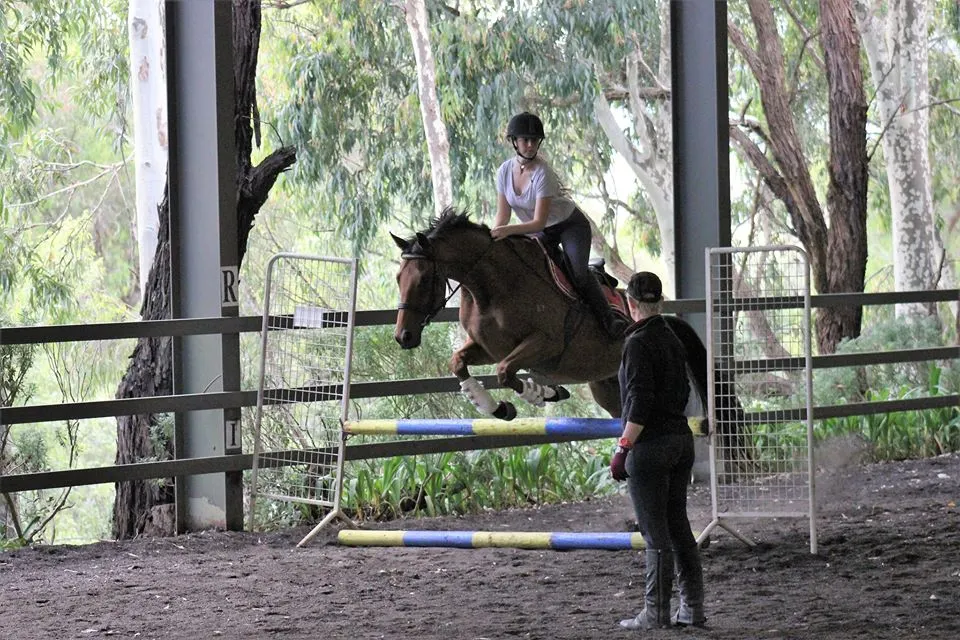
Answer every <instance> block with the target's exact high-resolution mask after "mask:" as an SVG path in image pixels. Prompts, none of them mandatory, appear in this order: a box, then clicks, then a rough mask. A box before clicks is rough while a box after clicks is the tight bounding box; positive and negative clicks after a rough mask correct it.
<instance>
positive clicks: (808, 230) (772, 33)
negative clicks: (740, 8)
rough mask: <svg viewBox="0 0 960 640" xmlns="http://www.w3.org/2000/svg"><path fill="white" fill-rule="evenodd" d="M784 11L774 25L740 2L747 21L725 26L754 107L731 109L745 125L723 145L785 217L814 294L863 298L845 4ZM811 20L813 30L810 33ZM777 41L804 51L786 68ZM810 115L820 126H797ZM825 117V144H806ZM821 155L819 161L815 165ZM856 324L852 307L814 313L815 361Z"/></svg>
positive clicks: (860, 181) (757, 7) (756, 2)
mask: <svg viewBox="0 0 960 640" xmlns="http://www.w3.org/2000/svg"><path fill="white" fill-rule="evenodd" d="M785 6H786V7H787V15H786V16H785V17H783V18H781V19H780V20H778V17H777V15H776V14H775V13H774V10H773V7H772V5H771V3H770V2H769V0H748V2H747V9H748V16H742V15H737V14H734V16H732V17H733V19H731V21H730V23H729V33H730V40H731V42H732V44H733V45H734V47H735V49H736V52H737V53H738V55H739V57H738V60H742V61H743V62H744V63H746V66H747V67H748V68H749V70H750V72H751V74H752V76H753V79H754V80H755V82H756V86H757V91H758V93H759V97H760V105H759V107H758V106H755V105H753V104H751V103H750V102H749V101H748V102H746V103H745V104H743V105H741V106H740V107H739V108H738V109H737V110H738V111H739V112H740V113H741V114H742V116H743V117H742V118H741V119H740V121H739V122H737V123H735V124H736V125H738V126H733V127H731V129H730V134H731V140H732V141H733V142H734V144H735V145H736V146H737V147H738V149H739V150H740V151H741V153H742V154H743V155H744V156H745V157H746V158H747V160H748V161H749V162H750V164H751V165H752V166H753V167H754V169H755V170H756V171H757V173H758V174H759V175H760V176H761V178H762V179H763V181H764V184H765V186H766V187H767V188H768V189H769V190H770V191H771V192H772V193H773V194H774V195H775V196H776V197H777V199H779V200H780V201H781V202H782V204H783V206H784V207H785V208H786V211H787V214H788V217H789V224H790V230H789V231H790V233H791V234H793V235H795V236H796V237H797V238H798V239H799V240H800V241H801V242H802V243H803V245H804V248H805V249H806V251H807V254H808V255H809V258H810V265H811V271H812V277H813V284H814V286H815V287H816V289H817V291H819V292H820V293H841V292H859V291H863V290H864V281H865V273H866V261H867V230H866V220H867V168H868V158H867V148H866V140H867V137H866V122H867V103H866V95H865V92H864V86H863V74H862V71H861V67H860V35H859V32H858V31H857V25H856V20H855V18H854V14H853V0H821V1H820V3H819V7H818V8H819V12H818V13H815V12H814V10H813V7H811V6H810V5H808V4H806V5H803V6H802V7H801V8H802V9H804V10H805V11H806V13H805V14H800V13H799V12H798V11H797V8H796V7H792V6H791V5H790V4H789V3H787V4H786V5H785ZM738 17H739V18H741V19H742V22H741V23H738V22H737V20H736V18H738ZM810 20H814V21H815V22H814V23H813V24H814V25H815V26H813V27H812V28H811V26H810V22H808V21H810ZM785 25H788V26H785ZM748 26H749V27H752V29H749V28H747V27H748ZM781 31H784V32H790V31H792V32H793V35H792V37H794V38H798V37H799V38H800V39H801V40H802V42H803V44H802V46H801V47H800V48H799V50H797V51H796V52H795V55H796V58H795V59H793V60H788V58H787V55H786V52H785V45H784V40H785V37H786V36H785V35H782V34H781ZM798 32H799V34H798ZM813 40H818V41H819V44H820V53H817V52H816V51H815V50H813V49H812V48H808V46H807V43H808V42H810V41H813ZM821 53H822V56H821V55H820V54H821ZM804 65H814V66H815V67H817V68H819V70H820V71H821V73H822V75H823V76H825V79H826V85H827V86H826V88H825V89H826V90H825V94H826V97H827V99H826V101H825V102H818V101H817V100H815V99H814V97H815V96H814V95H813V94H811V93H809V88H808V87H804V85H803V82H804V80H805V79H806V78H809V77H810V76H807V75H805V74H804ZM811 75H812V74H811ZM805 92H807V95H804V93H805ZM801 98H802V99H801ZM818 113H819V114H822V116H816V115H815V116H814V119H813V122H805V119H807V118H810V117H811V114H818ZM746 116H753V117H752V118H751V119H748V118H747V117H746ZM823 117H825V119H826V120H827V122H828V127H829V128H828V132H829V142H828V144H827V145H816V144H813V145H811V144H809V143H808V144H805V141H804V139H803V135H804V133H803V132H804V131H809V129H810V127H813V128H815V129H820V128H821V127H822V125H821V124H820V122H822V118H823ZM818 146H820V147H821V150H820V151H818V150H817V147H818ZM823 148H825V149H826V150H827V152H828V157H826V158H823V156H822V155H819V156H818V155H817V154H821V153H822V149H823ZM811 153H812V154H814V155H813V156H811ZM818 157H819V162H820V163H822V164H820V166H823V165H826V167H825V169H826V173H827V187H826V196H825V201H824V202H821V200H820V196H819V195H818V189H817V184H816V180H815V174H814V169H813V167H814V166H816V165H814V163H813V162H811V158H814V159H816V158H818ZM861 320H862V311H861V308H860V307H838V308H826V309H821V310H820V312H819V314H818V317H817V342H818V345H819V348H820V352H821V353H832V352H833V351H834V350H835V348H836V346H837V344H838V343H839V342H840V341H841V340H842V339H844V338H852V337H856V336H857V335H859V333H860V325H861Z"/></svg>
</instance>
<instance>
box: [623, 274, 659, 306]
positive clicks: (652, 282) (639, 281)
mask: <svg viewBox="0 0 960 640" xmlns="http://www.w3.org/2000/svg"><path fill="white" fill-rule="evenodd" d="M627 295H628V296H630V297H631V298H633V299H634V300H637V301H639V302H660V301H661V300H663V283H661V282H660V278H658V277H657V274H655V273H650V272H649V271H640V272H639V273H635V274H633V276H632V277H631V278H630V284H628V285H627Z"/></svg>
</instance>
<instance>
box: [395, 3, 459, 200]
mask: <svg viewBox="0 0 960 640" xmlns="http://www.w3.org/2000/svg"><path fill="white" fill-rule="evenodd" d="M403 12H404V15H405V17H406V22H407V30H408V31H409V32H410V40H411V42H412V43H413V54H414V56H415V58H416V61H417V86H418V87H419V93H420V115H421V117H422V118H423V129H424V133H425V134H426V136H427V149H428V151H429V153H430V173H431V175H432V177H433V206H434V210H435V211H436V213H438V214H439V213H440V212H441V211H442V210H443V208H444V207H448V206H450V205H452V204H453V178H452V177H451V175H450V141H449V140H448V139H447V127H446V125H445V124H444V122H443V116H442V114H441V113H440V102H439V100H437V65H436V62H435V61H434V58H433V49H431V47H430V24H429V22H428V20H427V8H426V5H425V4H424V0H404V3H403Z"/></svg>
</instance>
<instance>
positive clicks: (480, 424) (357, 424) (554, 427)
mask: <svg viewBox="0 0 960 640" xmlns="http://www.w3.org/2000/svg"><path fill="white" fill-rule="evenodd" d="M343 430H344V431H346V432H347V433H349V434H353V435H384V434H390V435H401V436H426V435H431V436H435V435H445V436H504V435H516V436H521V435H522V436H527V435H563V436H583V437H585V438H616V437H617V436H619V435H620V433H621V432H622V431H623V426H622V425H621V424H620V421H619V420H614V419H610V418H517V419H515V420H511V421H510V422H505V421H503V420H495V419H491V418H476V419H469V418H467V419H450V420H436V419H422V420H418V419H408V420H355V421H348V422H344V424H343Z"/></svg>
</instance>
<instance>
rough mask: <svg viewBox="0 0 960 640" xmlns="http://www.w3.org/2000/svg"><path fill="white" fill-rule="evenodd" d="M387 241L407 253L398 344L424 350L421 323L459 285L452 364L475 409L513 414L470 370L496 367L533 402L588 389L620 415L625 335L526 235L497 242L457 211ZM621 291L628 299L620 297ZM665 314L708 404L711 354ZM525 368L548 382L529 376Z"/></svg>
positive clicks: (400, 277)
mask: <svg viewBox="0 0 960 640" xmlns="http://www.w3.org/2000/svg"><path fill="white" fill-rule="evenodd" d="M390 235H391V237H392V238H393V240H394V242H395V243H396V245H397V247H398V248H399V249H400V251H401V261H400V270H399V272H398V273H397V285H398V287H399V290H400V303H399V305H398V308H397V322H396V326H395V330H394V338H395V340H396V341H397V343H398V344H399V345H400V347H401V348H403V349H413V348H416V347H418V346H419V345H420V341H421V336H422V331H423V329H424V327H426V326H427V325H428V324H429V323H430V320H431V319H432V318H433V317H434V316H435V315H436V314H437V313H438V312H439V311H440V310H441V309H443V308H444V306H445V305H446V303H447V301H448V300H449V299H450V297H451V296H452V295H453V294H452V293H451V294H450V295H449V296H448V295H447V289H448V282H449V281H455V282H457V283H459V288H460V290H461V297H460V318H459V319H460V325H461V326H462V327H463V329H464V330H465V331H466V333H467V338H466V340H465V341H464V343H463V346H462V347H460V349H458V350H456V351H455V352H454V353H453V355H452V357H451V358H450V365H449V366H450V371H451V372H452V373H453V374H454V375H455V376H456V377H457V379H458V380H459V381H460V388H461V390H462V391H463V392H464V393H466V395H467V397H469V398H470V400H471V402H472V403H473V404H474V406H475V407H476V408H477V409H478V411H480V412H481V413H485V414H487V415H492V416H494V417H496V418H500V419H502V420H512V419H513V418H514V417H516V407H515V406H514V405H513V404H512V403H510V402H496V401H494V399H493V398H492V396H490V394H489V392H488V391H487V390H486V389H484V388H483V386H482V384H481V383H480V382H479V381H478V380H476V379H475V378H473V377H472V376H471V375H470V371H469V367H470V366H472V365H485V364H496V375H497V381H498V382H499V383H500V385H501V386H503V387H509V388H511V389H513V390H514V391H515V392H516V393H517V394H518V395H519V396H520V397H521V398H522V399H524V400H527V401H528V402H532V403H533V404H535V405H538V406H542V405H543V403H544V402H555V401H559V400H563V399H565V398H567V397H569V392H568V391H567V390H566V389H565V388H563V387H562V386H559V385H563V384H568V383H569V384H578V383H587V384H588V385H589V388H590V391H591V393H592V395H593V399H594V400H595V401H596V403H597V404H598V405H600V407H601V408H603V409H604V410H605V411H606V412H607V413H609V414H610V416H611V417H613V418H619V417H620V413H621V407H620V387H619V382H618V380H617V372H618V370H619V367H620V355H621V351H622V348H623V338H619V339H615V338H610V337H608V336H607V334H606V333H605V332H604V331H603V330H602V329H601V327H600V324H599V321H598V320H597V319H596V317H595V316H594V314H593V313H592V312H591V311H590V309H588V308H587V306H586V304H585V303H583V302H581V301H580V300H578V299H576V298H575V297H574V296H572V295H571V294H570V293H569V292H568V291H565V290H564V288H563V287H562V286H561V285H560V284H558V282H557V280H556V279H555V278H554V277H553V275H552V273H553V271H554V267H552V266H551V263H550V260H549V259H548V258H547V256H546V255H545V252H544V250H543V248H542V247H541V246H540V245H539V243H538V242H536V241H535V240H533V239H531V238H528V237H526V236H511V237H508V238H506V239H504V240H499V241H497V240H494V239H493V238H491V237H490V228H489V227H488V226H486V225H484V224H478V223H475V222H472V221H471V220H470V219H469V216H468V214H466V213H458V212H456V211H455V210H453V209H452V208H447V209H445V210H444V211H443V212H442V213H441V215H440V216H439V217H437V218H436V219H435V220H434V221H433V224H432V225H431V226H430V228H428V229H426V230H425V231H422V232H418V233H416V235H415V236H414V237H412V238H409V239H403V238H400V237H398V236H396V235H394V234H392V233H391V234H390ZM616 295H617V296H618V297H619V299H620V300H621V301H625V297H624V294H623V292H622V291H618V292H617V294H616ZM624 308H625V305H624ZM664 318H665V319H666V320H667V323H668V325H669V326H670V327H671V328H672V329H673V330H674V333H675V334H676V335H677V337H678V338H680V341H681V342H682V343H683V344H684V347H685V349H686V352H687V360H688V365H689V367H688V369H689V371H690V372H691V376H690V379H691V382H692V384H691V388H692V389H691V394H693V393H696V394H697V396H698V399H699V400H700V402H701V404H702V406H703V407H706V397H707V396H706V384H707V372H706V363H707V359H706V349H705V347H704V345H703V343H702V342H701V341H700V338H699V336H698V335H697V333H696V331H695V330H694V329H693V328H692V327H691V326H690V325H689V324H687V323H686V322H684V321H683V320H682V319H680V318H677V317H675V316H664ZM520 370H526V371H529V372H532V373H534V374H539V375H540V376H542V377H544V378H547V379H548V380H549V381H550V382H549V383H547V384H545V385H542V384H539V383H538V382H536V381H534V379H532V378H528V379H526V380H522V379H520V378H519V377H518V375H517V373H518V372H519V371H520ZM701 415H702V414H701Z"/></svg>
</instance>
